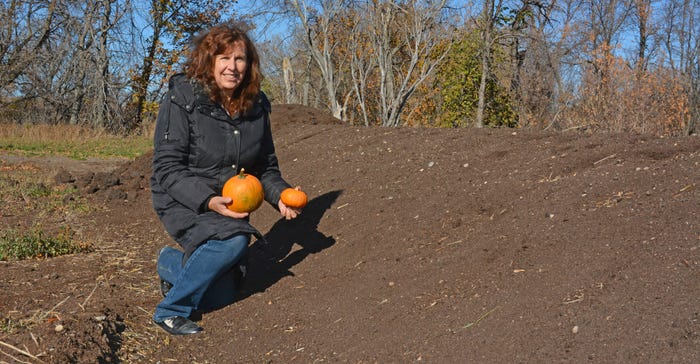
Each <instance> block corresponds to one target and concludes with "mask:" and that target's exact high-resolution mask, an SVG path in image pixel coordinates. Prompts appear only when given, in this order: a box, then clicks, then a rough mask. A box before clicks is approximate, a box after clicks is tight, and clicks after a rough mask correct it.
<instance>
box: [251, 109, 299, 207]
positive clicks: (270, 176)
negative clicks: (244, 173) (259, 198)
mask: <svg viewBox="0 0 700 364" xmlns="http://www.w3.org/2000/svg"><path fill="white" fill-rule="evenodd" d="M264 123H265V131H264V135H263V138H262V145H261V148H260V154H259V155H258V159H257V162H256V163H255V170H256V172H257V173H256V174H257V175H259V176H260V182H261V183H262V185H263V189H264V190H265V201H267V202H268V203H269V204H270V205H272V206H273V207H275V208H277V202H278V201H279V199H280V194H282V191H283V190H284V189H285V188H288V187H291V186H290V184H289V183H287V182H286V181H285V180H284V179H283V178H282V173H281V172H280V168H279V162H278V160H277V155H276V154H275V144H274V142H273V138H272V130H271V127H270V116H269V106H268V108H267V109H266V112H265V117H264Z"/></svg>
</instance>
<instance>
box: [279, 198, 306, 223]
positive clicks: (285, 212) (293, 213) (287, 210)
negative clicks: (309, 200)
mask: <svg viewBox="0 0 700 364" xmlns="http://www.w3.org/2000/svg"><path fill="white" fill-rule="evenodd" d="M277 207H279V209H280V214H282V216H284V218H285V219H287V220H291V219H295V218H296V217H297V216H299V214H301V210H299V209H293V208H291V207H287V205H285V204H284V203H283V202H282V200H280V201H278V202H277Z"/></svg>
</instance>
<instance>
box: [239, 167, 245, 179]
mask: <svg viewBox="0 0 700 364" xmlns="http://www.w3.org/2000/svg"><path fill="white" fill-rule="evenodd" d="M243 172H245V168H241V171H240V172H238V177H239V178H245V175H244V173H243Z"/></svg>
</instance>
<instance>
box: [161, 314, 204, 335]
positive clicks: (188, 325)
mask: <svg viewBox="0 0 700 364" xmlns="http://www.w3.org/2000/svg"><path fill="white" fill-rule="evenodd" d="M153 322H155V324H156V325H158V326H160V327H162V328H163V330H165V331H167V332H169V333H171V334H173V335H189V334H196V333H198V332H200V331H202V330H204V329H202V328H201V327H200V326H199V325H197V324H196V323H194V322H192V321H190V320H189V319H187V318H184V317H181V316H173V317H168V318H166V319H165V320H163V322H157V321H153Z"/></svg>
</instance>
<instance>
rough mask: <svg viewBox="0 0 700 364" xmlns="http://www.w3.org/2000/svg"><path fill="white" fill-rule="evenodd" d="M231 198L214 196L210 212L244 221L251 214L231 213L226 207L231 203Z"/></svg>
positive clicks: (211, 200) (210, 202) (210, 204)
mask: <svg viewBox="0 0 700 364" xmlns="http://www.w3.org/2000/svg"><path fill="white" fill-rule="evenodd" d="M231 201H233V200H231V197H223V196H214V197H212V198H211V199H210V200H209V205H208V207H209V210H211V211H215V212H218V213H219V214H221V215H224V216H228V217H232V218H234V219H243V218H245V217H246V216H248V215H249V214H248V213H247V212H235V211H231V210H229V209H228V207H226V205H228V204H230V203H231Z"/></svg>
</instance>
